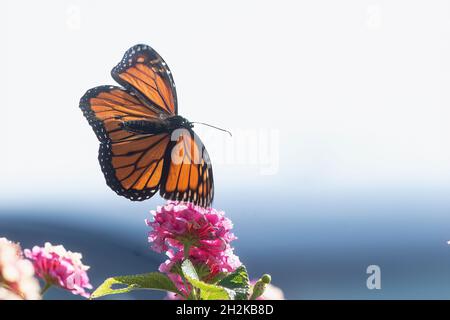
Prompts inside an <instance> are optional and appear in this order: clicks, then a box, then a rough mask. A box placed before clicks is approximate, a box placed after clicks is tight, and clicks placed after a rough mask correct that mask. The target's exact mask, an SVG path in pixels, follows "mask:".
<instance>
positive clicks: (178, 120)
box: [166, 115, 194, 130]
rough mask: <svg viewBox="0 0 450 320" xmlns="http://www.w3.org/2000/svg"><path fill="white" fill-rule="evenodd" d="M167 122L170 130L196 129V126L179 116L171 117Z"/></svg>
mask: <svg viewBox="0 0 450 320" xmlns="http://www.w3.org/2000/svg"><path fill="white" fill-rule="evenodd" d="M166 121H167V125H168V127H169V129H171V130H174V129H179V128H186V129H191V128H193V127H194V124H193V123H192V122H190V121H189V120H187V119H186V118H183V117H182V116H179V115H176V116H172V117H169V118H167V119H166Z"/></svg>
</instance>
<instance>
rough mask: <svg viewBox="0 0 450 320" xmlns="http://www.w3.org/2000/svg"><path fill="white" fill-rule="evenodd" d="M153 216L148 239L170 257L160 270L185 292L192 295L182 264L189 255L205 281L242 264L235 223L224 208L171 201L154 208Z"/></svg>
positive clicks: (155, 249) (159, 250)
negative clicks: (236, 248) (235, 249)
mask: <svg viewBox="0 0 450 320" xmlns="http://www.w3.org/2000/svg"><path fill="white" fill-rule="evenodd" d="M151 214H152V216H153V219H152V220H151V221H150V220H147V221H146V223H147V225H148V226H150V227H151V228H152V231H151V232H150V233H149V237H148V240H149V242H150V243H152V249H153V250H154V251H156V252H158V253H163V252H165V253H166V255H167V256H168V257H169V259H168V260H167V261H165V262H164V263H162V264H161V265H160V267H159V271H160V272H163V273H166V274H167V275H168V276H169V278H170V279H171V280H172V281H173V282H174V284H175V285H176V286H177V287H178V289H179V290H180V291H181V292H182V293H183V294H186V295H188V294H189V292H188V291H189V290H190V289H189V287H187V286H185V285H184V283H183V279H182V277H181V276H180V272H179V269H180V268H179V267H180V265H181V263H182V261H183V260H184V259H185V258H189V259H190V260H191V262H192V263H193V264H194V266H195V267H196V269H197V271H198V273H199V276H200V278H201V279H202V280H205V281H208V280H210V279H211V278H213V277H215V276H216V275H218V274H219V273H221V272H231V271H234V270H235V269H236V268H237V267H239V266H240V265H241V262H240V261H239V258H238V257H237V256H236V255H235V254H234V252H233V248H232V247H231V245H230V243H231V242H232V241H233V240H235V239H236V237H235V236H234V234H233V233H232V232H231V229H232V228H233V224H232V223H231V221H230V220H229V219H228V218H226V217H225V215H224V212H223V211H217V210H215V209H213V208H208V209H205V208H202V207H199V206H195V205H193V204H191V203H184V202H174V201H169V202H168V203H167V204H166V205H165V206H161V207H158V208H157V210H156V211H151Z"/></svg>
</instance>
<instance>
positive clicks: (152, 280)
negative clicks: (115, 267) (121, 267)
mask: <svg viewBox="0 0 450 320" xmlns="http://www.w3.org/2000/svg"><path fill="white" fill-rule="evenodd" d="M113 285H121V286H122V288H118V289H113V288H112V286H113ZM139 289H154V290H163V291H170V292H174V293H177V294H180V292H179V291H178V290H177V288H176V287H175V285H174V284H173V283H172V281H171V280H170V279H169V277H167V276H166V275H165V274H163V273H159V272H151V273H144V274H136V275H129V276H117V277H112V278H108V279H106V280H105V281H104V282H103V283H102V284H101V285H100V286H99V287H98V288H97V289H96V290H95V291H94V292H93V293H92V295H91V299H95V298H99V297H102V296H106V295H110V294H118V293H126V292H130V291H133V290H139Z"/></svg>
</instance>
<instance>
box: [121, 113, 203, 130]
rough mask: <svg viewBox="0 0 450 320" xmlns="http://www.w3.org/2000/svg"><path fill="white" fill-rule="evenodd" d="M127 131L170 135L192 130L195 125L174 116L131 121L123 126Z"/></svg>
mask: <svg viewBox="0 0 450 320" xmlns="http://www.w3.org/2000/svg"><path fill="white" fill-rule="evenodd" d="M121 126H122V128H123V129H124V130H126V131H129V132H133V133H138V134H159V133H169V134H171V133H172V132H173V131H175V130H178V129H183V128H184V129H187V130H189V129H191V128H193V127H194V125H193V124H192V123H191V122H189V121H188V120H186V119H185V118H183V117H181V116H172V117H168V118H166V119H164V120H156V121H153V120H131V121H125V122H123V123H122V124H121Z"/></svg>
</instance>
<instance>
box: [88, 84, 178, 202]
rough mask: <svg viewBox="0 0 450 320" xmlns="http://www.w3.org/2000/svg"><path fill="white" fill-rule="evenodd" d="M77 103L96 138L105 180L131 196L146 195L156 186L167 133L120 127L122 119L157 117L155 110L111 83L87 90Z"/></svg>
mask: <svg viewBox="0 0 450 320" xmlns="http://www.w3.org/2000/svg"><path fill="white" fill-rule="evenodd" d="M80 107H81V109H82V110H83V113H84V115H85V116H86V118H87V119H88V121H89V123H90V124H91V126H92V127H93V129H94V131H95V133H96V134H97V137H98V138H99V140H100V151H99V161H100V165H101V168H102V171H103V173H104V175H105V178H106V182H107V184H108V185H109V186H110V187H111V188H112V189H113V190H114V191H115V192H117V193H118V194H119V195H122V196H125V197H127V198H129V199H131V200H144V199H148V198H150V197H151V196H152V195H153V194H154V193H155V192H157V190H158V188H159V184H160V180H161V176H162V170H163V164H164V155H165V152H166V149H167V146H168V144H169V142H170V135H169V134H168V133H167V134H136V133H133V132H129V131H126V130H124V129H122V123H123V122H124V121H131V120H142V119H148V120H153V121H159V114H158V113H156V112H155V111H154V110H153V109H151V108H148V107H146V106H145V105H143V104H142V103H141V102H140V101H139V100H138V99H137V98H136V97H135V96H134V95H132V94H131V93H129V92H127V91H126V90H124V89H121V88H118V87H114V86H101V87H96V88H94V89H91V90H89V91H88V92H86V94H85V95H84V96H83V98H81V101H80Z"/></svg>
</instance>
